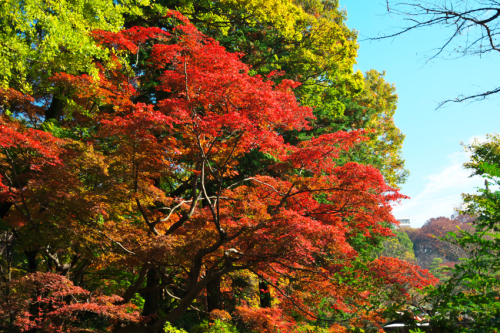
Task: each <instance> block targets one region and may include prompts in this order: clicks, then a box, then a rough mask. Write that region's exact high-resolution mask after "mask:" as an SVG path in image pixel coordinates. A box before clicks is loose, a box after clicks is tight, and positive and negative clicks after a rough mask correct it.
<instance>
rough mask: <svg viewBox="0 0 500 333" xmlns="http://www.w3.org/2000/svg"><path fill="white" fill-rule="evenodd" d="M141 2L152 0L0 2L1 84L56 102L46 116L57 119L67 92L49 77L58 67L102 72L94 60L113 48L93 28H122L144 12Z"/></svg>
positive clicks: (67, 70) (41, 100) (43, 101)
mask: <svg viewBox="0 0 500 333" xmlns="http://www.w3.org/2000/svg"><path fill="white" fill-rule="evenodd" d="M138 5H141V6H149V0H123V1H113V0H95V1H94V0H93V1H86V0H58V1H54V0H48V1H39V0H25V1H20V0H8V1H2V2H0V64H1V65H0V88H2V89H8V88H12V89H15V90H17V91H20V92H22V93H24V94H29V95H31V96H33V97H34V98H35V99H38V101H39V104H47V103H51V104H50V105H51V107H50V108H48V109H47V112H46V113H45V114H44V115H43V116H44V117H45V118H58V117H59V116H60V115H61V113H62V110H63V108H64V106H65V104H66V102H68V100H67V98H65V94H66V93H67V92H66V91H65V87H63V86H58V85H57V84H55V83H54V82H53V81H51V80H50V78H51V77H52V76H53V75H54V74H55V73H58V72H65V73H69V74H83V73H86V74H90V75H93V76H94V77H97V69H96V67H95V64H94V61H95V59H96V58H97V59H106V58H107V57H108V54H109V52H108V50H106V49H105V48H102V47H100V46H99V45H98V44H96V43H95V41H94V38H93V36H92V31H93V30H98V29H100V30H107V31H118V30H119V29H120V28H121V27H122V26H123V24H124V17H123V15H124V14H125V13H129V14H132V13H134V14H136V15H138V14H140V13H141V10H140V9H139V8H138ZM52 96H55V97H56V98H52Z"/></svg>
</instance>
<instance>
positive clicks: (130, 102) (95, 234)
mask: <svg viewBox="0 0 500 333" xmlns="http://www.w3.org/2000/svg"><path fill="white" fill-rule="evenodd" d="M163 19H164V20H166V21H167V22H169V28H168V29H167V28H162V29H160V28H157V27H149V28H146V27H139V26H136V27H131V28H128V29H124V30H121V31H119V32H112V31H109V30H95V31H93V33H92V36H93V38H94V40H95V42H96V43H97V44H96V45H98V47H99V48H100V49H101V50H106V54H108V55H109V56H108V57H102V58H99V57H95V58H94V59H93V66H95V68H96V70H97V72H98V74H97V75H91V73H87V74H78V73H67V72H64V71H60V72H57V73H54V74H53V75H51V76H50V78H48V79H47V80H48V81H47V82H50V84H51V85H53V86H57V87H64V90H61V91H62V92H61V93H62V94H63V96H61V95H59V97H58V98H61V99H63V100H64V101H66V102H65V104H64V106H63V108H62V109H61V113H60V114H59V115H57V116H56V117H52V118H50V119H48V118H47V113H46V111H47V110H48V109H50V106H49V104H47V103H46V104H41V103H39V102H38V101H37V100H36V99H35V98H33V97H31V96H29V95H27V94H23V93H21V92H19V91H17V90H15V89H12V88H10V89H8V88H5V89H2V90H1V95H0V97H1V98H2V104H3V108H2V117H1V120H0V121H1V123H0V133H1V135H0V148H1V152H0V180H1V183H0V190H1V193H0V198H1V200H2V202H3V206H2V211H3V212H2V214H3V219H2V227H3V228H5V229H6V230H8V231H9V232H11V233H13V234H14V235H15V239H16V245H15V246H16V248H17V249H18V251H20V252H24V253H25V255H26V257H27V258H28V259H27V264H26V266H25V267H26V271H27V273H28V272H29V273H31V274H29V275H26V276H23V275H25V274H22V273H20V272H16V273H14V277H13V278H12V279H10V278H9V279H10V280H9V279H8V280H7V281H5V282H6V283H5V288H6V289H5V290H6V293H12V292H13V291H14V290H16V288H20V287H18V286H25V288H27V289H29V288H31V289H29V290H31V292H26V293H24V294H18V295H17V296H16V297H14V298H8V301H6V302H3V303H1V304H0V306H1V311H0V322H1V323H2V325H5V326H7V325H17V326H19V327H21V329H23V330H29V329H34V328H37V329H41V330H45V331H50V330H49V328H48V327H50V329H54V331H55V330H56V329H63V328H64V329H65V327H62V326H61V325H60V322H61V320H60V317H61V316H66V317H67V318H68V319H67V320H69V322H70V324H68V322H67V321H65V325H67V326H68V325H69V326H71V327H74V329H75V330H77V329H78V328H80V327H81V325H82V324H81V322H82V321H81V319H79V318H80V317H78V316H79V315H80V316H82V315H88V314H87V313H94V314H95V315H98V316H101V317H106V318H108V319H107V320H108V321H107V322H106V323H107V324H108V325H110V323H111V324H112V326H109V327H114V328H116V329H118V328H119V327H120V325H121V326H124V325H126V324H127V323H133V322H135V323H140V325H147V329H148V330H150V331H152V332H159V331H160V330H161V329H162V327H163V325H164V324H165V323H166V322H167V321H168V322H171V323H175V322H176V321H178V320H179V319H180V318H181V317H182V316H183V315H185V314H186V312H187V311H199V312H201V313H208V312H210V313H212V314H215V315H218V316H219V317H221V318H225V319H228V318H231V316H234V317H235V318H239V320H241V321H242V322H246V323H247V324H248V325H249V327H250V328H251V329H252V328H258V327H263V329H262V330H261V331H264V329H265V330H268V331H269V332H271V331H273V330H275V329H280V330H281V332H289V331H292V330H293V329H294V325H295V324H296V322H300V321H303V322H306V321H313V322H314V321H318V322H321V320H323V322H325V323H330V324H331V322H332V321H334V322H335V325H333V324H332V325H333V326H332V329H333V328H335V329H338V330H339V331H342V330H344V328H343V327H345V326H349V325H366V323H367V322H369V323H372V325H374V327H375V329H376V323H377V322H378V321H379V320H380V318H381V317H380V316H381V314H382V310H381V309H379V308H377V307H376V306H375V305H376V304H377V303H376V302H377V300H376V298H380V297H383V293H382V292H380V291H381V290H389V289H390V290H393V291H394V292H397V295H398V297H400V298H403V299H404V298H405V297H406V296H407V292H408V290H409V289H411V288H421V287H423V286H425V285H428V284H431V283H434V282H435V280H434V278H433V277H432V276H431V275H430V274H428V273H427V272H426V271H423V270H421V269H420V268H418V267H416V266H414V265H412V264H409V263H407V262H404V261H401V260H398V259H394V258H385V257H381V258H379V259H377V260H374V261H370V262H369V263H367V264H365V265H362V266H363V268H361V266H360V265H359V260H360V256H359V255H358V251H357V250H356V248H355V246H353V244H352V242H351V240H352V239H354V238H356V239H360V238H363V239H370V238H377V237H386V236H389V235H391V234H392V233H391V229H390V226H391V225H393V224H396V223H397V222H396V221H395V219H394V217H393V216H392V214H391V210H392V206H391V204H392V203H394V202H398V201H399V200H400V199H402V198H404V196H403V195H402V194H400V193H399V191H398V190H397V189H395V188H392V187H390V186H389V185H387V184H386V181H385V180H384V177H383V176H382V175H381V173H380V172H379V171H378V170H377V169H375V168H374V167H372V166H370V165H365V164H358V163H354V162H348V163H342V164H341V165H338V164H337V161H338V159H339V156H340V154H341V153H343V152H346V151H348V150H349V149H350V148H352V147H354V146H356V145H359V144H360V143H362V142H364V141H366V140H367V137H366V133H365V131H363V130H352V131H338V132H333V133H326V134H322V135H316V136H312V137H311V138H310V139H308V140H285V139H284V136H285V135H288V136H290V133H298V132H301V131H307V130H310V128H311V127H310V126H311V121H312V120H314V118H315V117H314V115H313V112H312V109H311V108H310V107H306V106H302V105H301V104H300V103H299V102H298V100H297V98H296V96H295V94H294V89H296V88H297V87H299V85H300V83H298V82H295V81H292V80H289V79H282V80H279V83H275V82H274V81H273V78H275V77H279V76H280V75H283V73H282V72H279V71H273V72H271V73H270V74H269V75H267V76H260V75H251V74H254V73H251V72H250V70H251V68H250V66H249V65H246V64H245V63H243V62H242V61H241V58H242V56H243V54H239V53H230V52H228V51H226V49H225V48H224V47H222V46H221V45H220V44H219V43H218V42H217V41H215V40H213V39H211V38H208V37H206V36H205V35H204V34H202V33H200V32H199V31H198V30H197V29H196V28H195V27H194V26H193V25H192V24H191V23H190V22H189V20H187V19H186V18H185V17H184V16H182V15H181V14H180V13H178V12H175V11H169V12H168V13H167V14H166V16H165V18H163ZM143 87H144V88H143ZM151 87H154V91H153V92H151ZM143 89H145V90H146V91H148V92H149V93H150V95H149V96H148V98H147V99H146V98H145V97H144V91H143ZM292 142H295V143H292ZM251 154H259V156H260V157H259V158H260V161H261V163H259V164H258V165H257V166H256V167H252V168H249V167H248V166H247V165H244V161H245V160H246V159H248V156H249V155H251ZM10 275H12V272H9V276H10ZM353 277H355V278H356V279H357V281H358V282H357V283H352V284H346V283H345V281H346V279H352V278H353ZM238 279H239V280H240V281H241V280H243V281H246V282H249V281H252V280H254V281H258V282H257V283H258V287H256V288H254V292H256V293H257V294H259V293H268V294H269V295H270V296H271V297H270V301H268V302H267V303H266V304H262V302H261V304H260V305H261V306H260V307H259V306H258V305H252V304H251V303H252V302H251V297H250V299H249V300H243V301H237V300H234V296H235V295H236V293H237V288H236V287H235V286H236V285H237V281H238ZM43 281H52V282H49V284H46V283H45V282H43ZM247 285H248V283H247ZM33 286H37V287H33ZM51 286H54V288H52V289H51ZM60 286H64V288H65V289H64V288H63V287H60ZM37 288H38V289H37ZM58 288H59V289H58ZM60 288H63V291H61V290H62V289H60ZM84 288H86V289H84ZM90 291H92V297H90V296H89V297H87V298H86V299H85V297H81V298H76V297H73V296H72V297H71V299H70V297H69V295H70V294H71V295H73V294H75V295H81V296H85V295H90ZM37 293H38V294H37ZM22 295H25V296H24V297H25V298H24V299H21V298H22V297H23V296H22ZM112 295H113V296H112ZM139 295H140V298H141V299H142V300H143V303H141V301H140V300H138V297H139ZM391 295H392V296H391V297H393V296H394V293H391ZM375 296H376V297H375ZM36 297H39V298H36ZM58 297H59V298H58ZM231 297H233V301H234V302H233V306H229V303H230V302H229V299H230V298H231ZM55 298H58V299H57V300H56V299H55ZM16 300H17V302H18V303H19V302H21V303H22V302H25V301H27V302H28V303H29V302H32V303H33V304H36V303H37V302H38V303H40V304H41V303H43V304H45V305H46V306H47V307H49V304H55V307H56V309H54V310H52V309H46V308H45V305H44V306H40V305H37V306H40V308H41V310H40V311H42V312H37V313H35V312H33V311H31V312H30V311H29V310H28V312H26V311H27V310H23V308H22V307H21V305H19V304H18V305H16V306H17V308H16V309H18V310H15V311H11V310H9V307H12V304H13V303H12V302H16ZM131 302H132V303H135V304H139V305H140V306H141V307H142V317H141V318H137V315H136V314H133V315H132V314H130V311H131V310H130V309H131V308H133V305H132V304H131ZM325 302H326V303H325ZM28 303H23V304H28ZM16 304H17V303H16ZM320 304H323V305H324V304H327V306H328V307H330V308H331V309H332V314H330V315H329V316H327V317H328V318H326V317H324V316H323V317H322V316H320V315H319V314H318V309H319V306H320ZM270 307H272V309H273V310H272V311H271V310H270ZM44 311H45V312H44ZM340 312H342V313H349V314H351V317H350V319H349V320H347V321H345V320H344V321H342V320H339V321H336V319H335V318H337V317H335V315H334V314H335V313H340ZM40 313H42V314H40ZM252 323H253V324H252ZM58 325H59V326H58ZM103 325H104V324H103ZM136 325H139V324H136ZM107 327H108V326H107ZM101 328H102V327H101ZM72 329H73V328H72ZM103 329H104V328H103ZM137 329H138V328H137Z"/></svg>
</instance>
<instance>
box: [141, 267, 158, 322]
mask: <svg viewBox="0 0 500 333" xmlns="http://www.w3.org/2000/svg"><path fill="white" fill-rule="evenodd" d="M146 279H147V280H146V288H155V287H157V286H158V285H159V284H160V277H159V276H158V274H157V273H156V270H155V269H150V270H149V271H148V274H147V277H146ZM142 297H143V298H144V308H143V309H142V315H143V316H150V315H158V312H159V310H160V290H153V291H149V292H145V293H144V294H142Z"/></svg>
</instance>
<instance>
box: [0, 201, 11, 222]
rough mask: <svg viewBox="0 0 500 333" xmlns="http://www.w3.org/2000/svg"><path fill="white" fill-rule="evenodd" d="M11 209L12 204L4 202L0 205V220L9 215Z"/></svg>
mask: <svg viewBox="0 0 500 333" xmlns="http://www.w3.org/2000/svg"><path fill="white" fill-rule="evenodd" d="M10 207H12V202H4V203H2V204H0V220H2V219H3V218H4V217H5V216H6V215H7V213H8V212H9V209H10Z"/></svg>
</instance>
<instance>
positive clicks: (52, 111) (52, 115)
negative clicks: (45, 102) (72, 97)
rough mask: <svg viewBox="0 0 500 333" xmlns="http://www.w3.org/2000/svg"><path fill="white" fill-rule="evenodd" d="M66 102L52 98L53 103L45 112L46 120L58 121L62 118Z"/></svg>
mask: <svg viewBox="0 0 500 333" xmlns="http://www.w3.org/2000/svg"><path fill="white" fill-rule="evenodd" d="M64 105H65V103H64V101H63V100H62V99H59V98H57V97H55V96H54V97H52V102H51V103H50V106H49V108H48V109H47V111H45V120H46V121H47V120H51V119H55V120H58V119H59V117H61V115H62V112H63V109H64Z"/></svg>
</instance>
